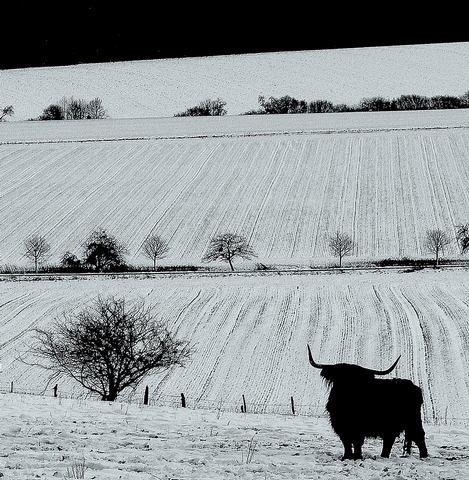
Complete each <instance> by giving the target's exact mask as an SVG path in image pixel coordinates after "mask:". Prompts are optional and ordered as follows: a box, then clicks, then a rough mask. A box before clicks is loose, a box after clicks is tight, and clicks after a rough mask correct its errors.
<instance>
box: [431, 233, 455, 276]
mask: <svg viewBox="0 0 469 480" xmlns="http://www.w3.org/2000/svg"><path fill="white" fill-rule="evenodd" d="M450 243H451V239H450V238H449V236H448V235H447V234H446V233H445V232H444V231H443V230H440V229H434V230H427V233H426V234H425V241H424V247H425V249H426V250H427V251H428V252H430V253H433V254H435V268H437V267H438V262H439V259H440V255H441V254H442V253H444V249H445V247H446V246H448V245H449V244H450Z"/></svg>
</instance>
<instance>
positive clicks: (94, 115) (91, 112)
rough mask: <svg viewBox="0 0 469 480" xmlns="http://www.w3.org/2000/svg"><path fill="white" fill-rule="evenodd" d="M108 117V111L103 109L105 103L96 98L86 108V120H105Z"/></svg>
mask: <svg viewBox="0 0 469 480" xmlns="http://www.w3.org/2000/svg"><path fill="white" fill-rule="evenodd" d="M106 117H107V112H106V109H105V108H104V107H103V101H102V100H101V99H100V98H98V97H96V98H94V99H93V100H91V101H90V102H89V103H88V105H87V107H86V118H91V119H103V118H106Z"/></svg>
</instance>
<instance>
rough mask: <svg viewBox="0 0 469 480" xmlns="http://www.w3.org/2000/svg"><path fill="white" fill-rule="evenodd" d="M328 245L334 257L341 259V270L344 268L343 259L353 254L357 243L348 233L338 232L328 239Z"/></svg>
mask: <svg viewBox="0 0 469 480" xmlns="http://www.w3.org/2000/svg"><path fill="white" fill-rule="evenodd" d="M327 244H328V246H329V250H330V251H331V253H332V255H334V256H335V257H339V268H342V259H343V258H344V257H345V256H347V255H351V254H352V253H353V250H354V248H355V242H354V241H353V240H352V237H351V236H350V235H349V234H348V233H343V232H336V233H334V235H331V236H330V237H329V238H328V241H327Z"/></svg>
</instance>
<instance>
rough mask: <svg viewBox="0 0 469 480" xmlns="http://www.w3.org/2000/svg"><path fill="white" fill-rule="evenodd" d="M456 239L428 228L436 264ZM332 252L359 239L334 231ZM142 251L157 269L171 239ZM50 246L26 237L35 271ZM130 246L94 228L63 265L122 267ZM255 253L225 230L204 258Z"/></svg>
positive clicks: (466, 231)
mask: <svg viewBox="0 0 469 480" xmlns="http://www.w3.org/2000/svg"><path fill="white" fill-rule="evenodd" d="M455 228H456V242H457V243H458V245H459V248H460V250H461V253H465V252H467V251H468V250H469V223H468V224H461V225H457V226H456V227H455ZM452 243H453V239H452V238H451V236H450V235H449V234H448V233H446V232H445V231H443V230H441V229H433V230H428V231H427V232H426V235H425V238H424V241H423V246H424V248H425V250H426V251H428V252H429V253H432V254H434V255H435V266H438V265H439V262H440V258H441V255H442V254H444V251H445V248H446V247H447V246H448V245H450V244H452ZM327 245H328V248H329V251H330V253H331V254H332V255H333V256H335V257H337V258H338V260H339V268H341V267H342V262H343V258H344V257H345V256H349V255H352V254H353V252H354V251H355V249H356V246H357V245H356V243H355V242H354V241H353V239H352V237H351V235H349V234H347V233H344V232H339V231H337V232H335V233H334V234H333V235H330V236H329V237H328V238H327ZM141 248H142V253H143V255H144V256H145V257H147V258H148V259H150V260H151V261H152V262H153V269H154V270H156V269H157V261H158V260H159V259H162V258H164V257H165V256H166V254H167V253H168V251H169V246H168V243H167V242H166V241H165V240H164V239H163V238H161V237H160V236H159V235H156V234H151V235H149V236H148V237H147V238H146V239H145V241H144V242H143V244H142V247H141ZM50 250H51V246H50V244H49V243H48V241H47V240H46V238H45V237H43V236H41V235H37V234H36V235H31V236H30V237H28V238H26V239H25V241H24V256H25V257H26V258H27V259H28V260H30V261H32V262H33V263H34V269H35V272H36V273H37V272H38V269H39V265H40V264H41V263H43V262H44V261H46V260H47V259H48V258H49V252H50ZM127 253H128V249H127V247H126V246H125V245H124V244H123V243H121V242H120V241H118V240H117V239H116V238H115V237H113V236H112V235H109V234H108V233H107V232H106V231H105V230H102V229H98V230H95V231H93V232H92V233H91V234H90V235H89V236H88V238H87V239H86V241H85V242H84V244H83V257H82V259H79V258H78V257H77V256H76V255H75V254H73V253H70V252H66V253H65V254H64V255H63V256H62V259H61V262H60V266H61V267H62V268H65V269H80V268H81V269H84V270H86V269H92V270H95V271H97V272H103V271H112V270H119V269H122V268H124V267H125V255H126V254H127ZM255 257H256V254H255V253H254V250H253V248H252V247H251V245H250V244H249V242H248V240H247V239H246V238H245V237H243V236H241V235H238V234H235V233H223V234H219V235H216V236H214V237H213V238H212V239H211V240H210V243H209V246H208V249H207V251H206V253H205V255H204V256H203V258H202V261H204V262H214V261H222V262H226V263H228V264H229V266H230V269H231V270H232V271H234V264H233V261H234V260H235V259H236V258H242V259H245V260H251V259H253V258H255Z"/></svg>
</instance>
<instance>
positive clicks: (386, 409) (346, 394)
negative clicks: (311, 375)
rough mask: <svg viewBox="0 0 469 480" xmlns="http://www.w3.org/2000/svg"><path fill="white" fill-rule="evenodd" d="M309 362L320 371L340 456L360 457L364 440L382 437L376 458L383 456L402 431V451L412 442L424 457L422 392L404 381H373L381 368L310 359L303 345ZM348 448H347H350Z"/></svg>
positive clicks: (387, 452) (408, 449)
mask: <svg viewBox="0 0 469 480" xmlns="http://www.w3.org/2000/svg"><path fill="white" fill-rule="evenodd" d="M308 355H309V362H310V363H311V365H312V366H313V367H315V368H319V369H321V377H322V378H323V379H324V380H325V382H326V384H327V385H328V387H329V388H330V393H329V399H328V401H327V404H326V410H327V411H328V413H329V418H330V422H331V426H332V428H333V430H334V431H335V433H336V434H337V435H338V436H339V438H340V440H341V441H342V443H343V445H344V456H343V458H342V460H346V459H354V460H357V459H361V458H362V446H363V443H364V441H365V438H367V437H372V438H377V437H379V438H382V439H383V449H382V452H381V456H382V457H389V455H390V454H391V449H392V446H393V444H394V441H395V440H396V438H397V437H398V436H399V435H400V434H401V433H402V432H405V438H404V450H405V451H406V453H408V454H410V450H411V445H412V442H415V443H416V444H417V447H418V448H419V452H420V458H425V457H427V456H428V452H427V447H426V445H425V432H424V430H423V427H422V419H421V416H420V409H421V407H422V404H423V398H422V391H421V390H420V388H419V387H417V386H416V385H414V384H413V383H412V382H411V381H410V380H404V379H400V378H394V379H376V378H375V375H387V374H389V373H391V372H392V371H393V370H394V368H395V367H396V365H397V362H398V361H399V359H400V358H401V357H400V356H399V357H398V359H397V360H396V361H395V362H394V363H393V364H392V365H391V366H390V367H389V368H388V369H387V370H370V369H367V368H363V367H360V366H358V365H350V364H348V363H339V364H336V365H322V364H319V363H316V362H315V361H314V360H313V356H312V355H311V349H310V348H309V345H308ZM352 447H353V448H352Z"/></svg>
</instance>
